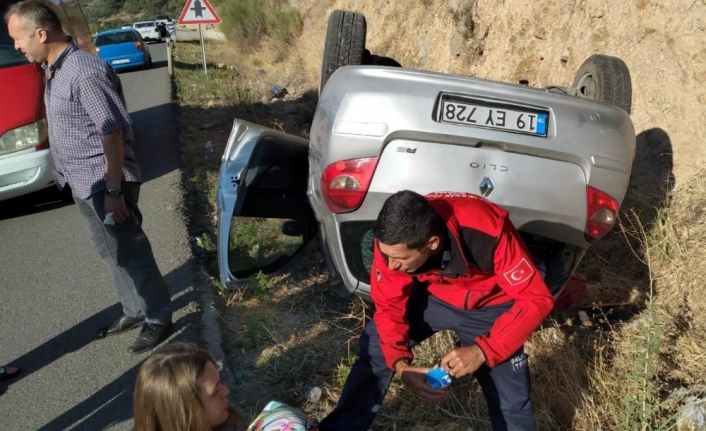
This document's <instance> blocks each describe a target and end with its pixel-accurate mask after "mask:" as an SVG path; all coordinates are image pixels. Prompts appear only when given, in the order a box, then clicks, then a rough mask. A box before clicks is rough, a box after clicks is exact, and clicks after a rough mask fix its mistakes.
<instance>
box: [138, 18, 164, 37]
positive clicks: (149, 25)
mask: <svg viewBox="0 0 706 431" xmlns="http://www.w3.org/2000/svg"><path fill="white" fill-rule="evenodd" d="M132 28H134V29H135V30H137V31H138V32H139V33H140V34H141V35H142V38H143V39H144V40H145V41H149V40H153V41H156V42H160V41H161V40H162V34H161V33H160V31H159V28H157V24H156V23H155V22H154V21H140V22H136V23H134V24H133V25H132Z"/></svg>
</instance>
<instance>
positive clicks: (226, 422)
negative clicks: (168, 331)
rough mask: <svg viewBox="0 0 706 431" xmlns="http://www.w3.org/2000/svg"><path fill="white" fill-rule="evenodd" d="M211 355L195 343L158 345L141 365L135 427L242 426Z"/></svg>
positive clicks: (187, 430) (147, 430)
mask: <svg viewBox="0 0 706 431" xmlns="http://www.w3.org/2000/svg"><path fill="white" fill-rule="evenodd" d="M229 394H230V391H229V390H228V388H226V387H225V386H223V383H221V379H220V376H219V373H218V369H216V366H215V364H214V361H213V358H212V357H211V355H210V354H209V353H208V352H207V351H205V350H203V349H200V348H198V347H197V346H195V345H193V344H187V343H175V344H170V345H167V346H164V347H162V348H161V349H159V350H158V351H157V352H155V353H154V354H153V355H152V356H150V357H149V358H148V359H147V360H146V361H145V363H144V364H142V366H141V367H140V372H139V373H138V375H137V383H136V384H135V399H134V407H135V431H212V430H228V431H231V430H233V431H241V430H244V429H245V425H246V423H245V421H244V418H243V417H242V415H241V414H239V413H238V412H237V411H236V410H235V409H233V408H232V407H231V406H230V402H229V401H228V395H229Z"/></svg>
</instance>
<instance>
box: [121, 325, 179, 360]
mask: <svg viewBox="0 0 706 431" xmlns="http://www.w3.org/2000/svg"><path fill="white" fill-rule="evenodd" d="M170 329H172V322H169V323H167V324H166V325H158V324H155V323H145V324H144V325H142V331H140V335H138V336H137V340H135V342H134V343H133V345H132V346H130V348H129V349H128V351H129V352H130V353H142V352H144V351H147V350H149V349H151V348H153V347H156V346H157V345H158V344H159V343H161V342H162V341H164V340H165V339H166V338H167V337H168V336H169V330H170Z"/></svg>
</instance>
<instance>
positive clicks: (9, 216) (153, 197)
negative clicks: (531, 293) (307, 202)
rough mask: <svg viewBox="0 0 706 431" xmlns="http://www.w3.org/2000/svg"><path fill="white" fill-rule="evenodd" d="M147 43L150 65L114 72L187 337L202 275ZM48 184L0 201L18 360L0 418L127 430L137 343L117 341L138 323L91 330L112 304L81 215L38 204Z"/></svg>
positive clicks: (193, 329)
mask: <svg viewBox="0 0 706 431" xmlns="http://www.w3.org/2000/svg"><path fill="white" fill-rule="evenodd" d="M150 51H151V52H152V56H153V61H154V68H153V69H151V70H148V71H134V72H126V73H122V74H121V75H120V77H121V79H122V81H123V87H124V90H125V96H126V99H127V104H128V108H129V109H130V112H131V114H132V118H133V122H134V129H135V136H136V144H135V150H136V152H137V156H138V159H139V161H140V165H141V166H142V169H143V175H144V179H145V184H144V185H143V187H142V193H141V196H140V206H141V208H142V212H143V214H144V228H145V231H146V232H147V235H148V237H149V238H150V240H151V242H152V246H153V248H154V251H155V257H156V259H157V263H158V264H159V267H160V269H161V270H162V273H163V274H164V275H165V278H166V280H167V283H168V284H169V286H170V289H171V290H172V293H173V296H172V299H173V301H174V303H175V310H176V312H175V331H174V335H173V337H172V339H184V340H189V341H199V340H201V337H202V336H203V332H202V330H203V328H204V326H203V324H202V320H203V319H202V318H203V316H202V314H201V312H200V311H199V310H200V308H201V307H200V306H199V303H201V302H202V301H203V300H204V296H203V295H204V294H203V290H204V289H195V288H194V287H193V286H194V285H195V283H197V282H198V280H202V278H201V277H200V276H199V275H198V271H197V270H196V269H195V266H194V262H193V260H192V257H191V251H190V248H189V243H188V237H187V231H186V227H185V225H184V222H183V220H182V217H181V213H180V210H179V208H180V205H181V200H182V194H181V191H180V188H179V183H180V172H179V154H178V150H177V146H178V145H177V139H176V138H177V134H176V129H175V126H174V121H173V113H172V108H171V104H170V92H171V90H170V85H169V79H168V75H167V71H166V49H165V44H153V45H150ZM53 196H54V195H53V194H50V193H38V194H36V195H32V196H30V197H29V198H25V199H18V200H13V201H5V202H0V295H1V297H0V364H12V365H16V366H19V367H21V368H22V369H23V373H22V375H21V377H20V378H16V379H14V380H12V381H9V382H7V381H6V382H2V383H0V429H1V430H2V431H14V430H17V431H27V430H42V431H50V430H51V431H53V430H65V429H75V430H101V429H110V430H131V429H132V396H133V390H134V381H135V376H136V372H137V369H138V367H139V365H140V363H141V362H142V361H143V360H144V359H145V358H146V357H147V356H148V354H142V355H131V354H129V353H128V352H127V349H128V347H129V346H130V345H131V344H132V342H133V341H134V339H135V337H136V336H137V335H138V330H135V331H132V332H129V333H127V334H123V335H120V336H116V337H109V338H107V339H104V340H98V339H97V338H96V333H97V331H98V329H99V328H101V327H103V326H106V325H107V324H109V323H110V322H111V321H112V320H113V319H115V318H116V317H118V316H119V314H120V312H121V308H120V307H119V305H118V303H117V296H116V293H115V291H114V288H113V284H112V282H111V280H110V278H109V275H108V271H107V267H106V266H105V265H104V263H103V262H102V261H101V260H100V259H99V257H98V256H97V254H96V253H95V252H94V251H93V250H92V249H91V248H90V246H89V244H88V236H87V227H86V226H85V222H84V220H83V218H82V217H81V215H80V214H79V213H78V211H77V209H76V207H75V206H74V205H73V204H72V203H65V204H61V203H49V204H45V205H44V203H46V202H47V201H50V200H51V199H50V198H53ZM206 298H207V295H206ZM206 326H208V325H206Z"/></svg>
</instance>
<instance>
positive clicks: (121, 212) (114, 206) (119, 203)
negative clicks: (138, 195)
mask: <svg viewBox="0 0 706 431" xmlns="http://www.w3.org/2000/svg"><path fill="white" fill-rule="evenodd" d="M104 207H105V213H106V214H110V213H113V220H115V223H117V224H120V223H122V222H124V221H125V220H127V219H128V217H130V210H129V209H128V208H127V204H125V196H123V195H120V196H118V197H117V198H111V197H110V196H108V195H106V196H105V201H104Z"/></svg>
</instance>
